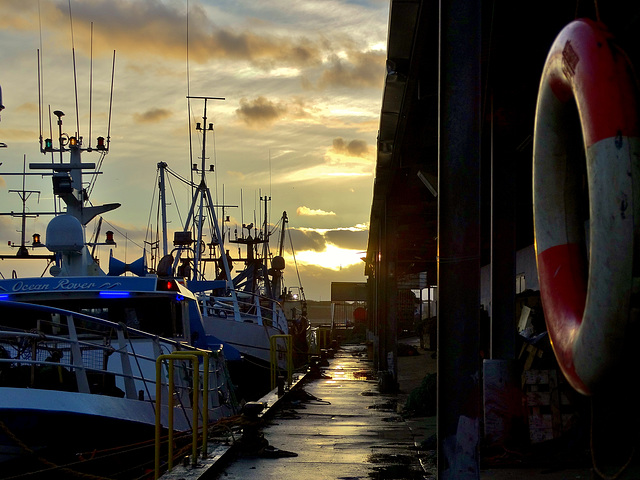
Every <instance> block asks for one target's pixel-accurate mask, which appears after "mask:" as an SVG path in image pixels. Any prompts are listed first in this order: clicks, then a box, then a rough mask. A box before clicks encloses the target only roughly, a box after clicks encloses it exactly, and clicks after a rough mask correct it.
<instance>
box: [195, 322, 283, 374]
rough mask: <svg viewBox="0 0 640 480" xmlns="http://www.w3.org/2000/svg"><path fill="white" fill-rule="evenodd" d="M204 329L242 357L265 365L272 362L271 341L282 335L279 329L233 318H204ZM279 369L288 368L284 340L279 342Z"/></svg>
mask: <svg viewBox="0 0 640 480" xmlns="http://www.w3.org/2000/svg"><path fill="white" fill-rule="evenodd" d="M202 318H203V322H204V329H205V333H206V334H207V335H212V336H214V337H216V338H217V339H218V340H220V341H222V342H223V343H225V344H229V345H230V346H232V347H233V348H235V349H237V350H238V351H239V352H240V353H241V354H242V355H245V356H248V357H251V358H252V359H254V360H257V361H259V362H261V363H264V364H267V365H268V364H270V362H271V343H270V342H271V340H270V338H271V337H272V336H273V335H282V334H283V332H282V331H281V330H279V329H277V328H274V327H271V326H267V325H259V324H257V323H254V322H250V321H246V322H238V321H236V320H234V319H233V318H221V317H215V316H204V315H203V317H202ZM277 345H278V347H277V349H278V353H277V359H278V367H279V368H282V369H286V368H287V363H286V354H285V351H286V347H285V343H284V340H282V339H279V340H278V341H277Z"/></svg>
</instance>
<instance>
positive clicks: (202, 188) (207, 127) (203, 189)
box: [187, 96, 224, 279]
mask: <svg viewBox="0 0 640 480" xmlns="http://www.w3.org/2000/svg"><path fill="white" fill-rule="evenodd" d="M187 98H189V99H191V98H198V99H201V100H204V114H203V116H202V122H203V124H202V127H200V123H199V122H198V123H196V130H202V157H201V160H202V163H201V170H200V185H199V186H198V194H199V196H200V210H199V212H198V220H197V225H196V229H197V233H196V245H195V252H194V256H193V274H194V279H195V278H197V277H196V276H197V275H198V268H199V263H200V255H201V254H202V250H203V249H202V246H203V245H204V244H203V243H202V227H203V223H204V202H205V195H207V196H209V197H210V194H208V189H207V181H206V173H205V172H206V170H205V160H206V156H205V152H206V148H207V131H211V132H213V123H209V124H207V100H224V97H193V96H187ZM209 208H213V205H212V204H211V199H210V198H209ZM222 253H224V252H222ZM222 256H224V255H222Z"/></svg>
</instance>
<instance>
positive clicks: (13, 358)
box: [0, 301, 235, 417]
mask: <svg viewBox="0 0 640 480" xmlns="http://www.w3.org/2000/svg"><path fill="white" fill-rule="evenodd" d="M3 305H5V306H10V307H11V308H13V309H23V310H35V311H37V312H39V313H40V312H41V313H47V314H52V315H56V316H57V317H54V318H56V320H54V321H46V320H39V322H38V329H33V330H27V331H25V330H20V329H17V328H10V327H6V326H0V386H17V387H30V388H33V387H36V388H38V387H41V388H46V389H50V390H69V391H78V392H81V393H96V394H103V395H111V396H118V397H127V398H129V399H137V400H143V401H147V402H149V403H150V404H152V405H153V406H154V409H155V403H156V398H155V392H156V389H157V387H158V386H157V385H156V376H155V362H156V359H157V358H158V356H160V355H162V354H167V353H172V352H176V351H182V352H186V353H190V352H196V353H197V352H199V351H201V350H199V349H196V348H195V347H191V346H189V345H186V344H184V343H182V342H178V341H175V340H172V339H167V338H162V337H158V336H156V335H151V334H149V333H147V332H144V331H140V330H136V329H133V328H129V327H126V326H125V325H123V324H118V323H114V322H111V321H108V320H104V319H101V318H97V317H91V316H89V315H85V314H81V313H77V312H71V311H67V310H63V309H59V308H55V307H48V306H43V305H34V304H28V303H21V302H9V301H6V302H2V303H0V307H1V306H3ZM63 320H64V321H63ZM78 324H82V325H83V326H82V327H77V325H78ZM87 324H90V325H91V327H92V328H87V327H86V325H87ZM51 327H55V328H56V329H57V332H56V333H57V334H53V333H44V332H43V331H42V330H48V331H49V332H50V331H51ZM39 329H40V330H39ZM61 332H66V333H67V334H66V335H63V334H60V333H61ZM114 333H115V337H114ZM132 336H134V337H135V338H134V339H132V338H131V337H132ZM113 343H116V345H115V346H114V345H113ZM148 352H151V354H149V353H148ZM118 357H120V362H119V365H118V362H117V359H118ZM176 367H177V368H179V369H180V372H179V373H178V374H177V375H176V377H177V379H178V381H177V382H175V384H174V388H173V389H172V390H171V391H172V396H173V395H175V397H176V398H177V399H178V403H181V405H182V406H183V407H185V408H190V407H191V405H190V402H191V400H190V395H189V393H190V391H191V390H192V388H193V385H192V382H190V381H189V380H188V379H189V378H193V373H189V370H190V368H191V367H190V365H189V362H187V361H184V362H182V363H178V364H177V365H176ZM211 367H212V369H210V370H209V375H207V376H208V377H210V380H209V395H208V396H209V398H210V401H209V402H208V407H209V408H208V409H217V408H220V407H224V408H230V409H231V410H232V409H233V408H234V407H233V406H234V404H235V401H234V397H233V392H232V390H231V388H232V387H231V386H230V384H229V379H228V373H227V371H226V366H225V364H224V355H223V353H222V349H219V350H217V351H214V352H211ZM165 370H166V368H165ZM44 374H46V376H43V375H44ZM201 374H203V373H202V372H201ZM116 379H120V380H121V381H120V382H117V381H116ZM99 382H102V385H98V383H99ZM118 383H119V384H120V386H124V391H122V390H121V389H120V388H119V387H118V386H117V384H118ZM138 387H142V388H141V389H140V388H138ZM160 387H161V388H162V389H163V390H164V392H165V395H164V396H163V397H164V398H168V395H167V392H169V388H168V384H167V372H165V374H164V376H163V377H162V379H161V385H160ZM145 393H146V395H145ZM208 409H207V410H208ZM205 417H206V416H205Z"/></svg>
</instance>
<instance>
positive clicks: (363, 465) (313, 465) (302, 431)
mask: <svg viewBox="0 0 640 480" xmlns="http://www.w3.org/2000/svg"><path fill="white" fill-rule="evenodd" d="M324 374H325V375H326V377H328V378H321V379H317V380H313V381H310V382H308V383H306V384H305V385H304V386H303V389H302V391H301V392H302V394H298V395H296V394H295V392H293V393H294V395H292V397H293V398H294V400H292V401H290V402H289V404H288V405H287V404H284V405H282V406H281V407H280V408H279V411H278V412H277V413H276V414H275V415H274V416H273V417H272V418H271V420H270V421H269V424H268V426H266V427H265V428H264V429H263V433H264V436H265V438H266V440H268V441H269V444H270V445H271V446H272V447H275V448H278V449H280V450H285V451H288V452H293V453H295V454H297V456H295V457H287V458H261V457H257V456H251V455H246V454H244V455H243V454H239V455H238V457H237V458H236V459H235V460H234V461H232V462H231V463H230V464H228V465H227V466H226V467H224V468H223V469H222V471H221V472H220V473H219V475H218V478H220V479H227V480H234V479H248V478H260V479H264V480H269V479H274V480H276V479H277V480H287V479H296V480H301V479H311V478H313V479H342V480H356V479H371V478H375V479H380V480H382V479H408V480H410V479H423V478H425V474H424V471H423V470H422V468H421V466H420V462H419V458H418V455H417V452H416V451H415V447H414V434H413V432H412V430H411V429H410V426H409V424H407V423H406V422H405V421H404V420H403V419H402V417H401V416H400V415H399V414H398V413H397V412H398V408H397V403H398V396H397V395H383V394H380V393H379V392H378V382H377V376H376V375H375V374H374V372H373V370H372V363H371V362H370V361H369V360H367V358H366V350H365V349H364V348H363V347H362V346H345V347H343V348H341V349H340V350H339V351H338V352H336V355H335V358H334V359H331V360H330V366H328V367H324Z"/></svg>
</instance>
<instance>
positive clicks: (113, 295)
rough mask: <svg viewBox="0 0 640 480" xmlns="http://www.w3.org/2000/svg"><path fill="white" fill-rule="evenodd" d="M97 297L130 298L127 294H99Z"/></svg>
mask: <svg viewBox="0 0 640 480" xmlns="http://www.w3.org/2000/svg"><path fill="white" fill-rule="evenodd" d="M99 295H100V296H101V297H106V298H126V297H129V296H131V294H130V293H129V292H100V293H99Z"/></svg>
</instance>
